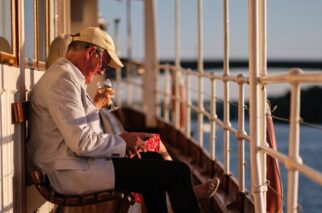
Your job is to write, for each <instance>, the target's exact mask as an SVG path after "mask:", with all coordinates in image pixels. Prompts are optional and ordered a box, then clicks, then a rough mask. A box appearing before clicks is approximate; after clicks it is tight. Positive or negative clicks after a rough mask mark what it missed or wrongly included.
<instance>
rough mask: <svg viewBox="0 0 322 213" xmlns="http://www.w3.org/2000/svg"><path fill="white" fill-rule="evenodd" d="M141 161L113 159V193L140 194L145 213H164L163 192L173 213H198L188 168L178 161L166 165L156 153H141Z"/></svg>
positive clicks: (165, 210) (165, 206)
mask: <svg viewBox="0 0 322 213" xmlns="http://www.w3.org/2000/svg"><path fill="white" fill-rule="evenodd" d="M141 156H142V159H137V158H131V159H130V158H114V159H113V163H114V168H115V189H116V190H127V191H133V192H139V193H141V194H142V195H143V199H144V203H145V205H146V208H147V210H148V212H151V213H158V212H167V204H166V197H165V192H167V193H168V195H169V198H170V202H171V206H172V209H173V211H174V212H183V213H185V212H191V213H194V212H200V210H199V204H198V201H197V199H196V196H195V194H194V191H193V188H192V181H191V172H190V169H189V167H188V166H187V165H186V164H184V163H182V162H178V161H165V160H163V158H162V157H161V156H160V155H159V154H158V153H155V152H146V153H142V155H141Z"/></svg>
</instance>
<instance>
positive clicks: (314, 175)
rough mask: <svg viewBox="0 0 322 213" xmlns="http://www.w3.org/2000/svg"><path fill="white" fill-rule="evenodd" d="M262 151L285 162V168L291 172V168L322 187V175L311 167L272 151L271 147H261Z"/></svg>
mask: <svg viewBox="0 0 322 213" xmlns="http://www.w3.org/2000/svg"><path fill="white" fill-rule="evenodd" d="M260 150H262V151H264V152H265V153H267V154H268V155H270V156H271V157H273V158H277V159H278V160H279V161H281V162H283V163H284V165H285V167H288V168H287V169H288V170H290V169H291V168H294V169H296V170H298V171H300V172H301V174H304V175H305V176H307V177H309V178H310V179H311V180H313V181H315V182H316V183H318V184H320V185H322V174H321V173H320V172H318V171H316V170H314V169H312V168H311V167H308V166H306V165H304V164H299V163H297V162H295V161H293V160H291V159H289V158H288V157H287V156H286V155H284V154H282V153H280V152H278V151H276V150H274V149H272V148H269V147H263V146H261V147H260Z"/></svg>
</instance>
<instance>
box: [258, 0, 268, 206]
mask: <svg viewBox="0 0 322 213" xmlns="http://www.w3.org/2000/svg"><path fill="white" fill-rule="evenodd" d="M266 35H267V33H266V0H261V1H259V53H260V54H259V76H265V75H266V74H267V51H266V49H267V41H266V40H267V39H266ZM259 97H260V99H259V114H260V125H259V127H260V131H261V132H260V138H261V139H260V145H261V146H267V145H268V143H267V142H266V141H267V140H266V116H265V115H266V99H267V95H266V86H265V85H261V87H260V90H259ZM260 158H261V168H262V170H261V172H262V182H263V183H265V182H266V179H267V178H266V176H267V175H266V174H267V168H266V154H265V153H264V152H261V153H260ZM266 192H267V185H265V188H264V187H263V200H267V199H266ZM265 206H266V202H265ZM265 208H266V207H265Z"/></svg>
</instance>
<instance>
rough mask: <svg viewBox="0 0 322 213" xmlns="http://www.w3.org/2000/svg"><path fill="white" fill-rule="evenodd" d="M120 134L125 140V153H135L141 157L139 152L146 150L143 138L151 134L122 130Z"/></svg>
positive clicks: (130, 154) (149, 136)
mask: <svg viewBox="0 0 322 213" xmlns="http://www.w3.org/2000/svg"><path fill="white" fill-rule="evenodd" d="M120 136H121V137H122V138H123V140H124V141H125V142H126V145H127V146H126V154H127V155H128V156H130V157H132V156H134V155H137V156H138V158H141V155H140V152H146V148H145V140H147V139H149V138H151V137H153V134H149V133H143V132H122V133H121V134H120Z"/></svg>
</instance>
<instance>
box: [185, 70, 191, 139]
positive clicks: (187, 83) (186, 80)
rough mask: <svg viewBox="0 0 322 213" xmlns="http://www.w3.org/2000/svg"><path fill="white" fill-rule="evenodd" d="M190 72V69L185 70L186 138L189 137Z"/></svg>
mask: <svg viewBox="0 0 322 213" xmlns="http://www.w3.org/2000/svg"><path fill="white" fill-rule="evenodd" d="M190 72H191V70H188V71H187V72H185V91H186V94H187V97H186V108H187V112H186V124H187V126H186V136H187V137H188V138H191V91H190V89H191V86H190V85H191V81H190Z"/></svg>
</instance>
